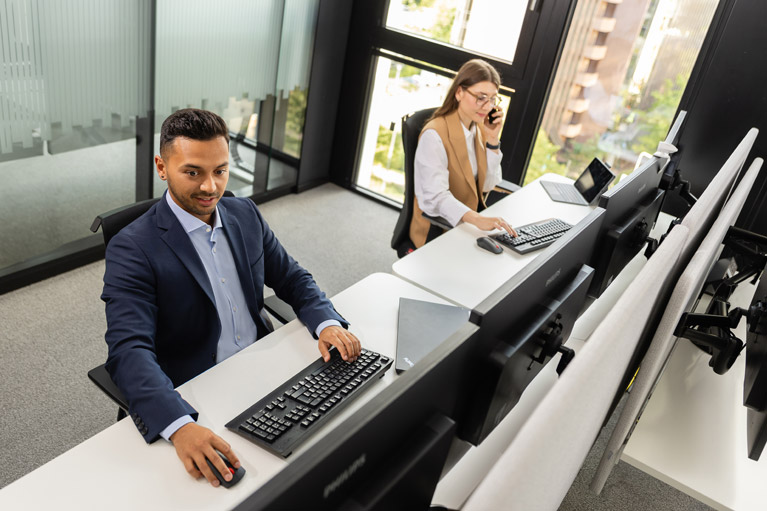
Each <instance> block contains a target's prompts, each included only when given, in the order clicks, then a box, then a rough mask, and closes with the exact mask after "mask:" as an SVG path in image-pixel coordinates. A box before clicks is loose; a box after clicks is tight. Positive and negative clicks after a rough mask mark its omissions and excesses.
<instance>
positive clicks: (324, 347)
mask: <svg viewBox="0 0 767 511" xmlns="http://www.w3.org/2000/svg"><path fill="white" fill-rule="evenodd" d="M331 346H335V347H336V349H337V350H338V353H339V355H341V358H342V359H344V360H346V361H347V362H354V361H355V360H357V357H359V356H360V353H361V351H362V345H361V344H360V340H359V339H357V337H356V336H355V335H354V334H353V333H351V332H350V331H348V330H346V329H345V328H343V327H340V326H335V325H334V326H329V327H326V328H324V329H323V330H322V332H320V338H319V342H318V347H319V349H320V354H322V358H323V359H324V360H325V362H327V361H328V360H330V351H328V350H330V347H331Z"/></svg>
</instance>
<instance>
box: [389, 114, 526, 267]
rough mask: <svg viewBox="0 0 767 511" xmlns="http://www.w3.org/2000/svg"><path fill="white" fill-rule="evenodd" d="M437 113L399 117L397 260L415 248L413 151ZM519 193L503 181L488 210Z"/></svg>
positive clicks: (443, 224)
mask: <svg viewBox="0 0 767 511" xmlns="http://www.w3.org/2000/svg"><path fill="white" fill-rule="evenodd" d="M436 110H437V109H436V108H426V109H424V110H419V111H417V112H413V113H409V114H407V115H405V116H404V117H402V149H403V151H404V153H405V200H404V203H403V204H402V211H400V214H399V218H398V219H397V225H396V226H395V227H394V234H393V235H392V238H391V248H393V249H394V250H396V251H397V257H404V256H406V255H407V254H408V253H410V252H412V251H413V250H415V245H413V242H412V240H411V239H410V222H411V221H412V219H413V199H414V197H415V149H416V147H417V146H418V137H419V135H420V134H421V130H422V129H423V126H424V124H426V121H427V120H429V118H430V117H431V115H432V114H433V113H434V112H435V111H436ZM519 189H520V186H519V185H515V184H513V183H511V182H509V181H506V180H502V181H501V182H500V183H499V184H498V185H497V187H496V190H497V191H498V192H501V193H500V194H495V192H491V194H494V196H493V197H492V198H491V199H490V201H488V206H489V205H490V204H491V203H492V202H495V201H497V200H498V199H500V198H501V197H502V196H503V194H505V193H511V192H515V191H517V190H519ZM423 217H424V218H426V219H427V220H428V221H429V222H430V223H431V224H432V225H434V226H436V227H439V228H441V229H444V230H449V229H452V226H451V225H450V223H449V222H448V221H447V220H445V219H444V218H442V217H435V216H430V215H427V214H425V213H423Z"/></svg>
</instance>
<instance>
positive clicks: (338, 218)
mask: <svg viewBox="0 0 767 511" xmlns="http://www.w3.org/2000/svg"><path fill="white" fill-rule="evenodd" d="M261 210H262V212H263V213H264V216H265V218H266V219H267V221H268V222H269V223H270V225H271V227H272V229H273V230H274V231H275V232H276V234H277V236H278V238H279V239H280V241H281V242H282V244H283V245H284V246H285V247H286V249H287V250H288V252H290V253H291V254H292V255H293V257H295V258H296V259H297V260H298V262H299V263H300V264H302V265H303V266H304V267H306V268H307V269H308V270H309V271H311V272H312V274H313V275H314V277H315V279H316V280H317V282H318V283H319V285H320V287H321V288H322V289H323V290H324V291H325V292H326V293H327V294H328V295H330V296H332V295H334V294H336V293H338V292H340V291H342V290H343V289H345V288H347V287H348V286H350V285H351V284H353V283H355V282H357V281H358V280H360V279H362V278H363V277H365V276H367V275H369V274H371V273H375V272H390V270H391V265H392V263H393V262H394V261H395V260H396V254H395V253H394V251H393V250H392V249H391V248H390V247H389V239H390V236H391V232H392V230H393V227H394V224H395V222H396V220H397V216H398V213H397V212H396V211H394V210H392V209H390V208H387V207H385V206H383V205H380V204H378V203H375V202H373V201H371V200H368V199H367V198H365V197H363V196H361V195H359V194H355V193H353V192H350V191H347V190H344V189H342V188H339V187H337V186H335V185H330V184H329V185H324V186H321V187H318V188H315V189H313V190H310V191H308V192H305V193H302V194H300V195H290V196H287V197H283V198H280V199H277V200H274V201H271V202H268V203H266V204H264V205H262V206H261ZM103 272H104V263H103V261H101V262H96V263H93V264H90V265H87V266H84V267H82V268H79V269H76V270H73V271H71V272H68V273H65V274H62V275H59V276H56V277H53V278H51V279H48V280H46V281H43V282H39V283H37V284H33V285H31V286H28V287H25V288H22V289H19V290H16V291H13V292H11V293H7V294H5V295H0V325H2V329H0V359H1V360H2V365H1V366H0V367H2V377H0V400H1V401H2V402H1V403H0V410H1V411H0V442H2V445H3V454H2V464H3V470H2V471H0V487H2V486H5V485H7V484H9V483H11V482H12V481H14V480H16V479H17V478H19V477H21V476H23V475H24V474H26V473H27V472H29V471H31V470H34V469H35V468H37V467H39V466H40V465H42V464H44V463H46V462H47V461H49V460H51V459H53V458H55V457H56V456H58V455H59V454H61V453H63V452H65V451H67V450H68V449H70V448H71V447H73V446H75V445H77V444H78V443H80V442H82V441H84V440H86V439H88V438H89V437H91V436H93V435H94V434H96V433H98V432H99V431H101V430H103V429H104V428H106V427H108V426H110V425H111V424H113V422H114V420H115V415H116V411H117V410H116V407H115V406H114V405H113V404H112V403H111V401H109V399H108V398H107V397H105V396H104V395H103V394H102V393H101V392H100V391H99V390H97V389H96V387H95V386H94V385H93V384H92V383H90V381H89V380H88V378H87V376H86V373H87V371H88V370H89V369H91V368H93V367H95V366H97V365H99V364H101V363H103V362H104V360H105V359H106V345H105V343H104V341H103V335H104V331H105V329H106V321H105V319H104V306H103V303H102V302H101V300H100V299H99V295H100V293H101V287H102V280H101V279H102V276H103ZM605 436H606V433H605V432H603V434H602V435H601V437H600V440H598V441H597V444H596V448H595V449H592V452H591V453H590V455H589V458H588V459H587V460H586V463H585V464H584V467H583V469H582V470H581V473H580V474H579V476H578V478H577V479H576V481H575V483H574V484H573V486H572V488H571V490H570V492H569V493H568V495H567V496H566V498H565V500H564V502H563V503H562V506H561V508H560V509H562V510H573V511H580V510H618V509H620V510H628V511H632V510H642V511H644V510H647V509H653V510H703V509H709V508H708V507H707V506H705V505H704V504H701V503H699V502H697V501H695V500H694V499H692V498H691V497H688V496H687V495H685V494H683V493H681V492H679V491H677V490H675V489H673V488H671V487H669V486H668V485H666V484H664V483H661V482H659V481H657V480H656V479H654V478H652V477H650V476H648V475H646V474H644V473H643V472H641V471H639V470H637V469H634V468H633V467H631V466H629V465H627V464H626V463H623V462H621V463H619V464H618V466H617V467H616V468H615V470H614V471H613V474H612V476H611V477H610V479H609V480H608V483H607V486H606V488H605V490H604V491H603V493H602V495H601V496H596V495H594V494H593V493H592V492H591V491H590V490H589V488H588V483H589V481H590V479H591V475H592V474H593V472H594V470H595V468H596V465H597V463H598V461H599V459H598V457H597V456H598V455H599V454H601V452H602V448H600V445H602V446H603V445H604V437H605ZM600 442H601V444H600Z"/></svg>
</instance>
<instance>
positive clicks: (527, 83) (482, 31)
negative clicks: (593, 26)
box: [340, 0, 568, 203]
mask: <svg viewBox="0 0 767 511" xmlns="http://www.w3.org/2000/svg"><path fill="white" fill-rule="evenodd" d="M544 5H546V6H549V5H548V3H547V4H544ZM563 6H564V7H563ZM550 8H551V10H550V11H546V14H547V15H549V16H550V17H551V18H552V20H556V21H557V22H559V23H562V24H564V22H565V20H566V16H567V10H568V2H564V4H563V3H560V4H559V5H558V6H556V7H555V6H554V3H552V4H551V6H550ZM367 9H368V10H372V11H373V12H374V13H375V11H376V9H379V10H380V13H381V16H380V17H378V16H372V17H369V18H365V16H364V15H358V17H359V18H360V20H359V21H357V20H353V23H354V24H357V23H359V24H364V23H365V22H366V21H367V23H369V25H368V27H365V28H359V32H360V35H361V36H365V37H368V34H367V33H369V32H372V34H373V36H372V39H373V44H372V46H371V47H369V48H368V49H367V51H369V53H368V54H367V55H366V57H365V60H364V61H363V60H361V61H360V62H359V65H360V70H364V69H365V68H366V67H367V66H369V70H370V71H369V73H370V74H369V76H368V77H367V80H368V81H367V87H363V86H361V84H360V83H359V82H360V76H357V78H356V80H355V83H354V84H353V85H350V86H349V88H348V89H347V90H348V93H347V92H346V91H344V92H343V93H342V97H344V98H345V99H346V100H347V102H348V109H349V110H351V111H355V108H356V105H359V108H357V109H356V112H355V113H356V114H357V115H359V113H360V112H361V113H362V117H361V118H358V119H352V118H351V117H352V116H351V115H347V117H346V118H349V122H348V123H347V122H344V123H342V125H341V127H342V129H344V128H346V126H347V125H348V126H352V127H351V128H349V132H351V131H352V130H354V129H355V128H354V125H355V123H356V129H357V130H358V132H357V134H356V137H357V148H358V149H357V152H356V156H355V160H354V161H353V162H350V166H351V167H353V168H354V169H355V174H354V180H353V185H355V186H357V187H359V188H362V189H365V190H368V191H370V192H373V193H375V194H378V195H382V196H384V197H385V198H386V200H387V201H393V202H398V203H401V202H402V201H403V197H404V183H405V176H404V154H403V150H402V135H401V119H402V117H403V116H404V115H406V114H408V113H411V112H415V111H418V110H422V109H424V108H431V107H437V106H439V105H440V104H441V103H442V102H443V100H444V97H445V94H446V92H447V89H448V88H449V86H450V83H451V81H452V77H453V76H454V75H455V72H456V71H457V70H458V69H459V68H460V66H461V65H463V63H465V62H466V61H468V60H469V59H472V58H482V59H485V60H487V61H488V62H490V63H491V64H492V65H493V66H494V67H495V68H496V69H497V70H498V71H499V73H500V75H501V80H502V84H501V94H500V96H501V99H502V101H503V103H502V106H503V108H504V110H505V112H506V118H505V121H504V132H509V131H510V128H509V126H515V127H514V128H511V131H512V132H514V133H517V132H518V131H519V129H518V128H517V126H519V125H520V124H522V123H524V122H527V119H526V118H525V116H526V115H527V113H526V109H525V108H524V106H525V104H526V103H527V102H528V101H530V97H531V92H532V91H535V90H536V88H535V86H534V85H533V84H534V83H535V82H536V81H539V80H541V78H542V77H543V75H542V74H541V73H539V72H538V68H540V67H542V66H541V65H540V64H541V62H540V61H543V62H546V61H553V58H554V56H555V54H556V46H557V45H558V40H554V41H552V42H551V46H553V51H551V52H549V53H551V54H550V55H547V54H546V52H544V51H543V47H544V46H545V44H544V43H545V38H544V37H543V35H544V34H543V33H542V32H539V31H538V29H537V27H538V25H539V23H538V22H539V19H540V18H541V16H542V13H541V4H540V3H538V2H530V1H528V0H391V1H389V2H383V1H380V0H378V1H373V2H371V3H370V4H369V5H368V8H367ZM379 22H380V23H381V25H380V26H377V25H376V24H377V23H379ZM556 24H557V23H556V22H555V23H552V24H551V26H549V27H547V30H554V28H555V26H556ZM371 25H372V26H371ZM559 34H561V31H560V32H559ZM536 37H537V38H538V39H539V44H538V47H536V46H535V44H534V40H535V39H536ZM353 39H354V35H352V42H351V43H350V44H352V45H354V44H356V42H355V41H354V40H353ZM533 55H535V56H536V57H538V58H539V59H540V61H535V59H534V57H532V56H533ZM529 62H534V63H535V66H529V65H528V63H529ZM354 65H355V62H354V61H351V62H350V64H349V69H350V70H352V71H350V72H351V73H353V72H354V71H353V70H354V69H355V67H354ZM543 67H545V65H544V66H543ZM347 76H348V75H347ZM544 79H545V77H544ZM361 91H363V92H361ZM355 100H356V103H355ZM343 115H344V113H343V112H342V116H343ZM340 134H341V136H342V137H344V135H345V134H346V133H345V132H343V131H342V132H341V133H340ZM505 138H506V137H503V136H502V137H501V144H502V145H501V149H502V151H503V152H504V155H506V154H507V153H509V154H513V153H514V150H515V147H517V146H520V147H521V145H523V144H521V143H520V141H521V139H520V137H518V136H516V135H515V136H513V137H509V140H505ZM343 139H344V140H346V137H344V138H343ZM347 152H348V150H347ZM510 161H511V159H509V162H510Z"/></svg>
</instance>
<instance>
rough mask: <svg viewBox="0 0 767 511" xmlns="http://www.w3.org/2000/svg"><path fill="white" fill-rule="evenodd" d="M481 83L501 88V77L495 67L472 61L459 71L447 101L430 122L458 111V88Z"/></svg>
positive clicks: (451, 85) (478, 60) (448, 92)
mask: <svg viewBox="0 0 767 511" xmlns="http://www.w3.org/2000/svg"><path fill="white" fill-rule="evenodd" d="M479 82H492V83H493V84H495V86H496V88H500V87H501V77H500V75H499V74H498V71H496V70H495V68H494V67H493V66H491V65H490V64H488V63H487V62H485V61H484V60H482V59H471V60H470V61H468V62H467V63H465V64H464V65H462V66H461V69H459V70H458V73H457V74H456V75H455V78H453V83H451V84H450V88H449V89H448V91H447V95H446V96H445V101H444V102H443V103H442V106H441V107H439V108H437V110H436V111H435V112H434V114H432V116H431V118H430V119H429V121H431V120H432V119H436V118H437V117H442V116H444V115H448V114H450V113H453V112H455V111H456V110H457V109H458V100H457V99H455V93H456V91H458V87H464V88H468V87H471V86H472V85H474V84H475V83H479Z"/></svg>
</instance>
